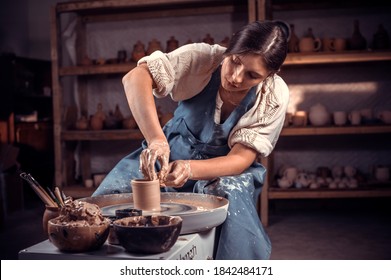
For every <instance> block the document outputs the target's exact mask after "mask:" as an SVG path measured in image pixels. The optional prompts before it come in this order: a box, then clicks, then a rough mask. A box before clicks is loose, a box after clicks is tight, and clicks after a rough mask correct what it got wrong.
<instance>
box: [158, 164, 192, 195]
mask: <svg viewBox="0 0 391 280" xmlns="http://www.w3.org/2000/svg"><path fill="white" fill-rule="evenodd" d="M191 178H192V173H191V166H190V161H189V160H176V161H173V162H171V163H170V165H169V171H168V174H167V177H166V181H165V182H164V184H165V185H166V186H169V187H174V188H180V187H182V186H183V185H184V184H185V183H186V182H187V180H189V179H191Z"/></svg>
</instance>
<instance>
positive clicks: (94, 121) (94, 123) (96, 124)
mask: <svg viewBox="0 0 391 280" xmlns="http://www.w3.org/2000/svg"><path fill="white" fill-rule="evenodd" d="M103 124H104V120H102V118H100V117H99V116H96V115H93V116H91V118H90V127H91V129H92V130H101V129H103Z"/></svg>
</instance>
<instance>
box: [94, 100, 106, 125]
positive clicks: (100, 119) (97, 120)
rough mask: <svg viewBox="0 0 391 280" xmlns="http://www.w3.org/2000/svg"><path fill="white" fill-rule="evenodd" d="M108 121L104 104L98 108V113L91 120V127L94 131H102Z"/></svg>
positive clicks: (100, 104)
mask: <svg viewBox="0 0 391 280" xmlns="http://www.w3.org/2000/svg"><path fill="white" fill-rule="evenodd" d="M105 120H106V114H105V113H104V112H103V107H102V103H99V104H98V106H97V110H96V113H95V114H94V115H92V116H91V118H90V127H91V129H92V130H101V129H102V128H103V124H104V122H105Z"/></svg>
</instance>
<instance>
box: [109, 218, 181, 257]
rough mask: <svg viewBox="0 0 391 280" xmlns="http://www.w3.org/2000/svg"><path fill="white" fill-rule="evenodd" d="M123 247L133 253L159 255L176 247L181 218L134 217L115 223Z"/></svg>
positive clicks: (115, 229)
mask: <svg viewBox="0 0 391 280" xmlns="http://www.w3.org/2000/svg"><path fill="white" fill-rule="evenodd" d="M113 227H114V231H115V233H116V235H117V238H118V241H119V243H120V244H121V246H122V247H124V248H125V249H126V250H127V251H129V252H132V253H142V254H158V253H162V252H166V251H168V250H170V249H171V247H172V246H174V244H175V242H176V241H177V239H178V236H179V233H180V232H181V228H182V218H181V217H179V216H159V215H151V216H134V217H127V218H122V219H118V220H116V221H114V222H113Z"/></svg>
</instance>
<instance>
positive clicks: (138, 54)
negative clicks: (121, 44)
mask: <svg viewBox="0 0 391 280" xmlns="http://www.w3.org/2000/svg"><path fill="white" fill-rule="evenodd" d="M144 56H145V47H144V44H143V43H142V42H141V41H137V43H136V44H135V45H134V47H133V52H132V60H133V61H136V62H137V61H139V60H140V59H141V58H142V57H144Z"/></svg>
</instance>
